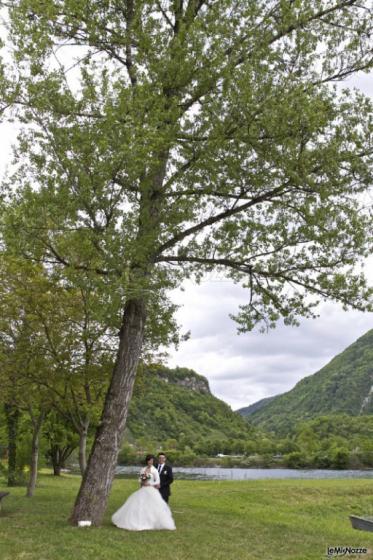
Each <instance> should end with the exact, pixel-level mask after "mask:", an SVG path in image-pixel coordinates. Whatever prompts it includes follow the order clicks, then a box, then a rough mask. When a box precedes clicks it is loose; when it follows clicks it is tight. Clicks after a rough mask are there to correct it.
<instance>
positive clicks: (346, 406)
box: [250, 330, 373, 433]
mask: <svg viewBox="0 0 373 560" xmlns="http://www.w3.org/2000/svg"><path fill="white" fill-rule="evenodd" d="M372 387H373V330H370V331H368V332H367V333H366V334H365V335H364V336H362V337H361V338H359V339H358V340H357V341H356V342H354V343H353V344H352V345H351V346H349V347H348V348H346V350H344V351H343V352H342V353H341V354H339V355H337V356H336V357H335V358H333V360H332V361H331V362H330V363H329V364H327V365H326V366H325V367H323V368H322V369H321V370H320V371H318V372H317V373H315V374H314V375H310V376H309V377H306V378H305V379H302V380H301V381H300V382H299V383H298V384H297V385H296V386H295V387H294V389H292V390H291V391H289V392H287V393H285V394H283V395H279V396H277V397H275V398H274V399H272V400H271V401H270V402H268V403H265V405H264V406H263V407H261V408H260V409H259V410H257V411H256V412H254V413H253V414H251V415H250V421H252V422H253V423H255V424H257V425H260V426H261V427H262V428H263V429H266V430H270V431H274V432H276V433H289V432H291V430H292V427H293V426H294V425H295V424H296V423H297V422H299V421H303V420H309V419H312V418H316V417H318V416H322V415H330V414H339V413H346V414H348V415H351V416H356V415H359V414H362V413H363V414H371V413H372V412H373V399H372V398H371V397H373V394H372V393H371V391H372Z"/></svg>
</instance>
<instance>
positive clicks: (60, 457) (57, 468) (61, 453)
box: [48, 444, 76, 476]
mask: <svg viewBox="0 0 373 560" xmlns="http://www.w3.org/2000/svg"><path fill="white" fill-rule="evenodd" d="M74 449H76V447H71V446H66V447H60V446H59V445H58V444H53V445H51V447H50V449H49V452H48V455H49V457H50V460H51V463H52V467H53V474H54V476H60V474H61V469H63V468H65V462H66V460H67V459H68V458H69V457H70V455H71V453H72V452H73V451H74Z"/></svg>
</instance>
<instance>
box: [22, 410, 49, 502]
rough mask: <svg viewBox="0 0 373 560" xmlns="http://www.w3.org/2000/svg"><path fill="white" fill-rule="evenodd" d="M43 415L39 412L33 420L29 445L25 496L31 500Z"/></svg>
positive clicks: (35, 476) (35, 477) (34, 484)
mask: <svg viewBox="0 0 373 560" xmlns="http://www.w3.org/2000/svg"><path fill="white" fill-rule="evenodd" d="M44 417H45V413H44V412H41V413H40V414H39V416H38V418H37V419H36V420H33V434H32V444H31V464H30V478H29V481H28V485H27V492H26V496H27V497H28V498H31V497H32V496H33V495H34V491H35V487H36V479H37V476H38V462H39V437H40V430H41V427H42V424H43V421H44Z"/></svg>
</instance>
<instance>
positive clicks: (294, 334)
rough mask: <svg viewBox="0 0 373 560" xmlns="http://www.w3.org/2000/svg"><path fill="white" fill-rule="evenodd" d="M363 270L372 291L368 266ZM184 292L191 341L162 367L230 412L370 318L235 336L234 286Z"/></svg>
mask: <svg viewBox="0 0 373 560" xmlns="http://www.w3.org/2000/svg"><path fill="white" fill-rule="evenodd" d="M70 77H71V79H72V80H74V79H76V77H74V76H70ZM344 85H346V84H344ZM347 85H348V86H353V87H357V88H359V89H361V90H362V91H363V92H364V93H366V94H367V95H371V96H372V97H373V74H371V75H366V74H363V75H360V76H359V77H357V78H356V77H355V78H353V79H350V80H349V82H348V83H347ZM16 135H17V130H16V128H15V125H14V124H7V123H4V122H3V123H1V125H0V177H1V176H3V175H4V173H6V169H7V167H8V165H9V163H10V161H11V144H12V143H13V142H15V140H16ZM367 269H369V276H370V278H371V280H372V283H373V258H372V259H371V260H370V262H369V263H368V266H367ZM184 287H185V291H183V292H182V291H176V292H174V294H173V300H174V301H175V302H176V303H178V304H180V306H181V307H180V309H179V311H178V313H177V318H178V321H179V324H181V325H182V329H183V331H184V332H186V331H189V330H190V331H191V338H190V339H189V340H188V341H187V342H184V343H183V344H182V345H181V346H180V348H179V350H178V351H175V350H173V349H169V360H168V364H169V365H170V366H176V365H179V366H182V367H189V368H192V369H194V370H195V371H197V372H198V373H200V374H202V375H204V376H206V377H207V378H208V380H209V383H210V388H211V390H212V392H213V394H215V395H216V396H217V397H219V398H221V399H223V400H224V401H226V402H227V403H229V404H230V405H231V406H232V408H233V409H237V408H240V407H243V406H247V405H249V404H251V403H253V402H255V401H257V400H259V399H261V398H264V397H268V396H272V395H276V394H279V393H282V392H284V391H288V390H289V389H291V388H292V387H293V386H294V385H295V384H296V383H297V382H298V381H299V380H300V379H302V378H303V377H305V376H306V375H311V374H313V373H315V372H316V371H317V370H318V369H320V368H321V367H322V366H323V365H325V364H326V363H327V362H328V361H329V360H330V359H331V358H333V356H335V355H336V354H337V353H339V352H341V351H342V350H344V348H346V346H348V345H349V344H351V343H352V342H354V341H355V340H356V339H357V338H358V337H359V336H362V335H363V334H364V333H365V332H366V331H368V330H369V329H371V328H373V314H363V313H359V312H355V311H349V312H344V311H342V309H341V308H340V306H338V305H334V304H325V305H323V306H322V307H321V308H320V310H319V314H320V317H319V318H318V319H315V320H304V321H302V322H301V325H300V327H286V326H284V325H280V324H279V325H278V327H277V328H276V329H275V330H272V331H270V332H269V333H268V334H260V333H258V332H255V331H254V332H252V333H247V334H244V335H237V332H236V324H235V323H234V322H233V321H232V320H231V319H230V318H229V314H230V313H235V312H236V311H237V310H238V306H239V305H240V304H242V303H245V302H246V297H247V296H246V294H245V292H244V291H243V290H242V289H241V288H240V287H239V286H235V285H234V284H233V283H232V282H231V281H226V280H224V279H222V278H210V279H209V280H206V281H205V282H202V283H201V285H200V286H194V285H193V284H191V283H186V284H185V286H184Z"/></svg>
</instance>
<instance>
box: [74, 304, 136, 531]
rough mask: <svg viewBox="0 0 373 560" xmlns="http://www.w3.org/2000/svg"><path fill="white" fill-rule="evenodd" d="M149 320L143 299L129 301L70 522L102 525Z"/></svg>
mask: <svg viewBox="0 0 373 560" xmlns="http://www.w3.org/2000/svg"><path fill="white" fill-rule="evenodd" d="M145 319H146V310H145V302H144V300H143V299H131V300H128V301H127V303H126V305H125V308H124V314H123V323H122V328H121V331H120V340H119V349H118V354H117V359H116V363H115V367H114V370H113V375H112V379H111V383H110V387H109V390H108V393H107V395H106V399H105V405H104V410H103V413H102V417H101V422H100V425H99V427H98V429H97V432H96V437H95V441H94V444H93V447H92V451H91V454H90V457H89V460H88V465H87V468H86V470H85V473H84V476H83V480H82V483H81V486H80V490H79V493H78V496H77V498H76V502H75V506H74V509H73V512H72V515H71V521H72V523H74V524H77V523H78V521H85V520H87V521H88V520H89V521H91V522H92V524H93V525H100V523H101V521H102V518H103V515H104V512H105V509H106V505H107V500H108V496H109V492H110V489H111V485H112V482H113V478H114V472H115V467H116V463H117V458H118V453H119V449H120V442H121V437H122V435H123V432H124V428H125V424H126V419H127V413H128V406H129V402H130V399H131V395H132V389H133V384H134V381H135V377H136V370H137V365H138V361H139V358H140V354H141V349H142V344H143V338H144V327H145Z"/></svg>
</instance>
